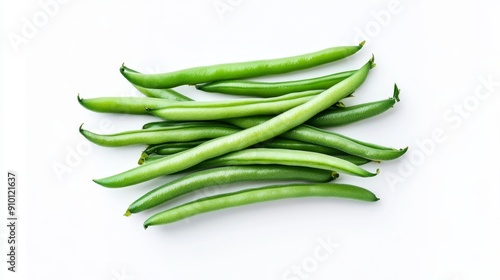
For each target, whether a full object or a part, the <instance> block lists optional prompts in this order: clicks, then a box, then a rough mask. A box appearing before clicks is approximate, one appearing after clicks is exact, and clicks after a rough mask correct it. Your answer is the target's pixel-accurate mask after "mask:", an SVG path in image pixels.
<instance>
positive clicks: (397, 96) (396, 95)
mask: <svg viewBox="0 0 500 280" xmlns="http://www.w3.org/2000/svg"><path fill="white" fill-rule="evenodd" d="M400 92H401V90H400V89H399V88H398V85H397V84H396V83H394V94H393V95H392V98H394V99H395V100H396V102H399V93H400Z"/></svg>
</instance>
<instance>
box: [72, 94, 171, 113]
mask: <svg viewBox="0 0 500 280" xmlns="http://www.w3.org/2000/svg"><path fill="white" fill-rule="evenodd" d="M78 102H80V104H81V105H82V106H83V107H85V108H87V109H89V110H91V111H94V112H100V113H127V114H137V115H147V114H149V113H148V111H147V110H146V109H147V108H162V107H163V106H166V105H168V104H171V103H173V101H171V100H166V99H160V98H150V97H97V98H88V99H84V98H80V96H79V95H78Z"/></svg>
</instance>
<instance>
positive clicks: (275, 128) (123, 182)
mask: <svg viewBox="0 0 500 280" xmlns="http://www.w3.org/2000/svg"><path fill="white" fill-rule="evenodd" d="M372 67H373V57H372V59H370V60H369V61H368V62H367V63H366V64H365V65H364V66H363V67H361V68H360V69H359V70H358V71H356V73H354V74H353V75H351V76H350V77H349V78H346V79H345V80H343V81H342V82H340V83H338V84H336V85H334V86H332V87H331V88H329V89H327V90H325V91H323V92H322V93H320V94H318V95H317V96H315V97H314V98H313V99H311V100H309V101H308V102H306V103H304V104H301V105H299V106H297V107H294V108H292V109H290V110H288V111H286V112H284V113H281V114H280V115H278V116H276V117H274V118H272V119H270V120H268V121H266V122H264V123H262V124H259V125H256V126H254V127H251V128H248V129H245V130H242V131H239V132H237V133H234V134H231V135H228V136H224V137H220V138H217V139H213V140H210V141H207V142H205V143H203V144H201V145H199V146H196V147H194V148H192V149H189V150H187V151H184V152H181V153H178V154H174V155H172V156H169V157H168V158H165V159H160V160H157V161H154V162H151V163H149V164H144V165H139V166H138V167H135V168H132V169H130V170H127V171H124V172H121V173H119V174H115V175H112V176H109V177H106V178H101V179H95V180H94V182H96V183H98V184H100V185H102V186H107V187H123V186H130V185H134V184H138V183H141V182H145V181H148V180H151V179H154V178H157V177H159V176H163V175H167V174H172V173H175V172H179V171H182V170H184V169H187V168H189V167H191V166H194V165H196V164H198V163H200V162H203V161H205V160H208V159H211V158H214V157H217V156H220V155H223V154H226V153H229V152H232V151H237V150H241V149H244V148H246V147H249V146H252V145H255V144H256V143H259V142H263V141H266V140H268V139H271V138H273V137H276V136H278V135H280V134H282V133H284V132H286V131H288V130H290V129H291V128H294V127H296V126H298V125H300V124H302V123H304V122H305V121H307V120H308V119H310V118H311V117H312V116H314V115H316V114H317V113H319V112H321V111H323V110H324V109H326V108H328V107H330V106H332V105H333V104H335V103H336V102H338V101H339V100H340V99H342V98H344V97H345V96H347V95H349V94H350V93H351V92H353V91H354V90H355V89H356V88H358V87H359V86H361V84H363V82H364V81H365V79H366V77H367V76H368V73H369V72H370V69H371V68H372Z"/></svg>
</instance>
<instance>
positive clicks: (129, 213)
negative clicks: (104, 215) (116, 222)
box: [123, 209, 132, 217]
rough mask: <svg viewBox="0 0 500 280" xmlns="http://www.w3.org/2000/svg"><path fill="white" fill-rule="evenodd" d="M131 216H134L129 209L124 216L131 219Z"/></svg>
mask: <svg viewBox="0 0 500 280" xmlns="http://www.w3.org/2000/svg"><path fill="white" fill-rule="evenodd" d="M130 215H132V212H130V210H129V209H127V211H126V212H125V214H123V216H125V217H130Z"/></svg>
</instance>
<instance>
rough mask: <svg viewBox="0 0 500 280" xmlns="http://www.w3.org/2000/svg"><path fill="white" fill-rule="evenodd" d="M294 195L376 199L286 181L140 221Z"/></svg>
mask: <svg viewBox="0 0 500 280" xmlns="http://www.w3.org/2000/svg"><path fill="white" fill-rule="evenodd" d="M298 197H339V198H348V199H355V200H361V201H370V202H373V201H377V200H379V199H378V198H377V197H376V196H375V194H373V193H372V192H370V191H369V190H367V189H363V188H360V187H357V186H352V185H345V184H326V183H323V184H320V183H318V184H290V185H278V186H268V187H262V188H254V189H247V190H243V191H238V192H232V193H225V194H220V195H215V196H210V197H206V198H202V199H198V200H195V201H192V202H188V203H186V204H182V205H180V206H177V207H174V208H171V209H168V210H165V211H162V212H160V213H157V214H155V215H153V216H151V217H150V218H149V219H147V220H146V221H145V222H144V228H148V227H149V226H154V225H161V224H168V223H172V222H175V221H179V220H182V219H185V218H188V217H191V216H194V215H198V214H202V213H206V212H210V211H216V210H220V209H224V208H229V207H236V206H242V205H248V204H253V203H259V202H265V201H271V200H278V199H286V198H298Z"/></svg>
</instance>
